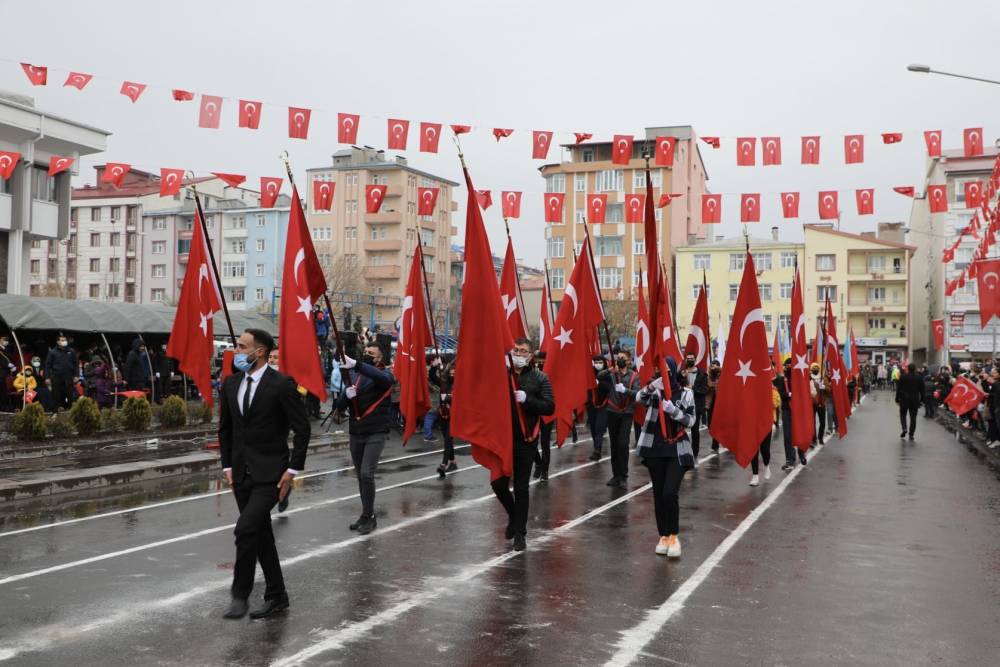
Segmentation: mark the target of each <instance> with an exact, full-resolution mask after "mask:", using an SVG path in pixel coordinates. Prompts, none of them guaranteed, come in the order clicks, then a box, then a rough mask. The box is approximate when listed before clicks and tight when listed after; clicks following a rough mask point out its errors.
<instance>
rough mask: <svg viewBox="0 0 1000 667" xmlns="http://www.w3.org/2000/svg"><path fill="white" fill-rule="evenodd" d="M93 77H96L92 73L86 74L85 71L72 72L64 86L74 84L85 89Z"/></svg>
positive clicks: (80, 88) (79, 88)
mask: <svg viewBox="0 0 1000 667" xmlns="http://www.w3.org/2000/svg"><path fill="white" fill-rule="evenodd" d="M93 78H94V77H93V75H91V74H84V73H83V72H70V73H69V76H67V77H66V83H64V84H63V87H64V88H65V87H66V86H73V87H74V88H76V89H77V90H83V89H84V87H85V86H86V85H87V84H88V83H90V80H91V79H93Z"/></svg>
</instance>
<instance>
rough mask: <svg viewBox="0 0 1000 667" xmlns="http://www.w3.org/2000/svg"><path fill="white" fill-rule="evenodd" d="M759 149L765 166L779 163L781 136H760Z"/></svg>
mask: <svg viewBox="0 0 1000 667" xmlns="http://www.w3.org/2000/svg"><path fill="white" fill-rule="evenodd" d="M760 150H761V155H762V157H763V162H764V166H765V167H768V166H771V165H778V164H781V137H762V138H761V140H760Z"/></svg>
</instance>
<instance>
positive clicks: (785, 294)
mask: <svg viewBox="0 0 1000 667" xmlns="http://www.w3.org/2000/svg"><path fill="white" fill-rule="evenodd" d="M778 295H779V296H780V297H781V298H782V299H791V298H792V283H781V284H780V285H779V286H778Z"/></svg>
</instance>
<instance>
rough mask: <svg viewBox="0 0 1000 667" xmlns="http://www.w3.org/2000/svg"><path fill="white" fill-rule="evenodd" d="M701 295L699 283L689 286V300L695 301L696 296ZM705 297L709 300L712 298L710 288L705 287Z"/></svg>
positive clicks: (709, 286) (708, 286)
mask: <svg viewBox="0 0 1000 667" xmlns="http://www.w3.org/2000/svg"><path fill="white" fill-rule="evenodd" d="M699 294H701V283H697V284H694V285H691V298H692V299H694V300H695V301H697V300H698V295H699ZM705 296H706V297H708V298H709V299H711V298H712V286H711V285H705Z"/></svg>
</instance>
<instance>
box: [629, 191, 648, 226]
mask: <svg viewBox="0 0 1000 667" xmlns="http://www.w3.org/2000/svg"><path fill="white" fill-rule="evenodd" d="M645 210H646V195H637V194H632V195H625V222H627V223H631V224H635V223H640V222H643V213H644V212H645Z"/></svg>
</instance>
